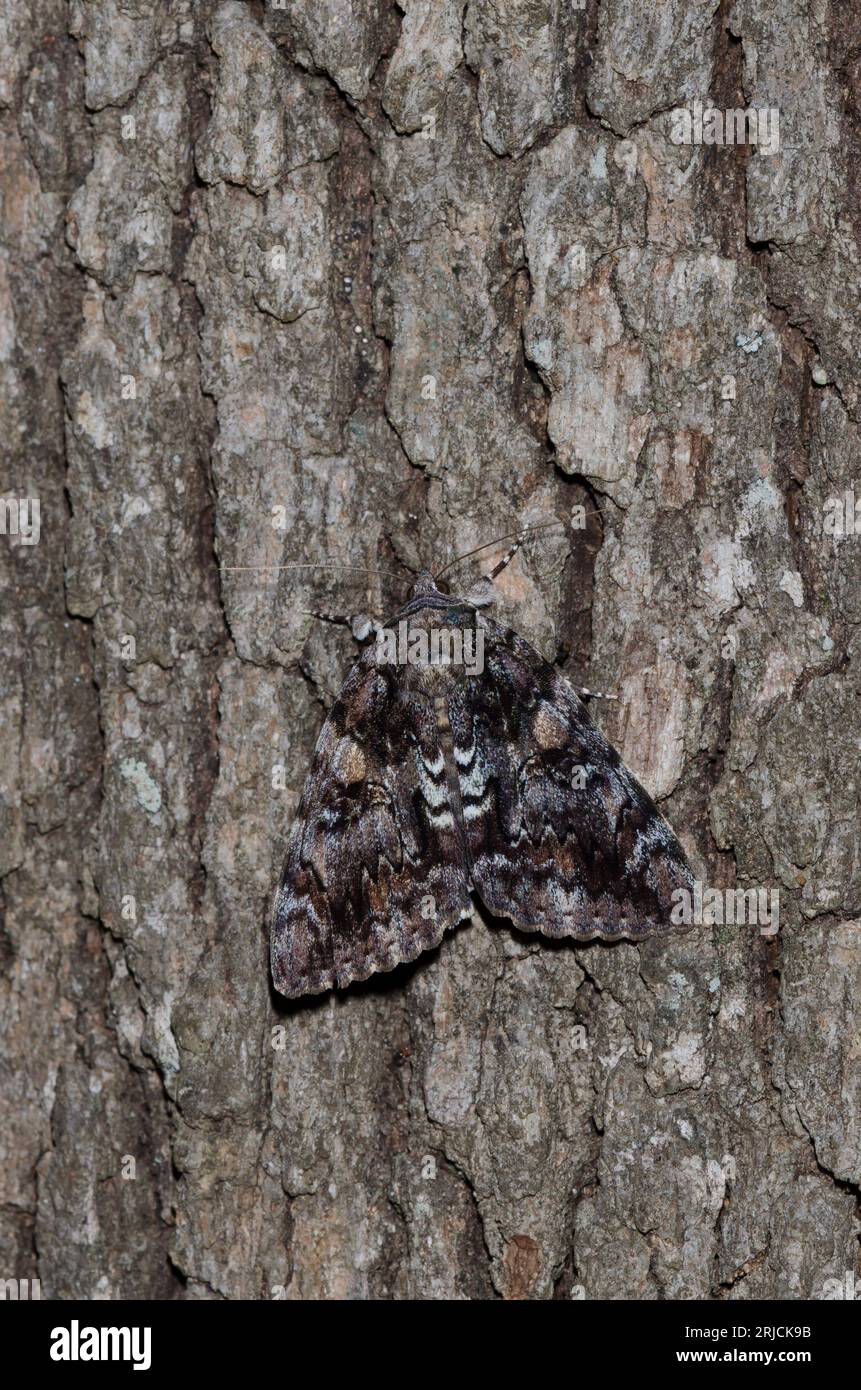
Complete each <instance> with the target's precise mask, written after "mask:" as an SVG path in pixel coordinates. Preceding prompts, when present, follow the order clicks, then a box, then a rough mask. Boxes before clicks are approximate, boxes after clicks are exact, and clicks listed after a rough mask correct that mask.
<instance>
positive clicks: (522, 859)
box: [271, 572, 692, 998]
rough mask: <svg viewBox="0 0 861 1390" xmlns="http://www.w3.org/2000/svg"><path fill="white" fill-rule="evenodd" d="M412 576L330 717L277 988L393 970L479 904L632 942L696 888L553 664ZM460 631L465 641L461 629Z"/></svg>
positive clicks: (298, 836) (533, 927)
mask: <svg viewBox="0 0 861 1390" xmlns="http://www.w3.org/2000/svg"><path fill="white" fill-rule="evenodd" d="M487 601H488V600H487V597H486V596H485V597H483V598H482V599H480V600H479V599H478V598H477V597H476V598H475V599H470V598H454V597H451V596H449V595H446V594H444V593H442V592H441V591H440V590H439V589H438V588H437V586H436V583H435V581H434V579H433V578H432V576H431V575H430V574H428V573H427V572H423V573H422V574H421V575H420V576H419V579H418V581H417V583H416V585H415V587H414V589H413V593H412V596H411V598H410V600H409V602H408V603H407V604H406V606H405V607H404V608H403V609H402V610H401V612H400V613H399V614H398V616H397V618H396V619H395V621H394V623H393V624H392V626H391V628H387V629H381V630H380V631H379V632H378V633H377V636H376V640H375V641H374V642H373V643H372V645H371V646H370V647H369V648H368V649H367V650H366V651H365V652H364V653H363V654H362V656H361V657H360V659H359V661H358V662H357V663H356V665H355V666H354V667H353V670H352V671H351V672H350V675H349V677H348V678H347V681H346V683H345V684H344V686H343V689H342V690H341V693H340V695H339V696H338V699H337V700H336V702H335V705H334V707H333V709H332V712H331V714H330V716H329V718H328V719H327V720H326V722H325V724H324V725H323V729H322V731H321V733H320V737H319V739H318V741H317V747H316V749H315V752H314V758H313V762H312V765H311V770H310V772H309V774H308V779H307V781H306V783H305V789H304V792H303V795H302V800H301V803H300V806H299V811H298V814H297V816H296V820H295V823H294V825H293V828H292V830H291V833H290V837H289V841H288V845H287V853H286V859H285V863H284V870H283V873H282V876H281V881H280V884H279V887H278V890H277V893H276V898H275V908H274V915H273V923H272V937H271V953H272V974H273V979H274V981H275V985H276V987H277V988H278V990H280V992H281V993H282V994H285V995H287V996H288V997H291V998H293V997H296V996H298V995H302V994H317V993H320V992H321V991H323V990H327V989H330V988H331V987H333V986H335V987H343V986H344V985H348V984H350V983H351V982H352V981H354V980H364V979H367V977H368V976H369V975H372V974H373V973H374V972H375V971H380V970H391V969H392V968H393V967H394V966H396V965H398V964H400V963H401V962H402V961H409V960H414V959H415V957H416V956H418V955H419V954H420V953H421V952H422V951H426V950H429V949H430V948H431V947H433V946H436V945H437V944H438V943H439V942H440V941H441V939H442V937H443V934H444V933H445V932H446V931H447V930H448V928H449V927H452V926H454V925H455V924H456V923H457V922H459V921H461V920H463V919H464V918H466V917H469V916H470V914H471V897H470V894H471V892H475V893H476V894H477V896H478V897H479V898H480V900H481V901H482V903H483V904H484V905H485V907H486V908H488V909H489V911H490V912H492V913H494V914H495V915H497V916H500V917H507V918H509V919H510V920H511V921H512V922H513V924H514V925H515V926H517V927H519V928H520V929H521V930H524V931H540V932H543V933H544V934H545V935H546V936H550V937H574V938H576V939H579V940H581V941H587V940H590V939H591V938H594V937H602V938H604V939H605V940H617V939H619V938H622V937H627V938H632V939H637V938H640V937H644V936H647V935H649V934H650V933H651V932H654V931H661V930H666V929H668V928H669V927H670V913H671V909H672V904H673V898H672V894H673V892H674V890H676V889H678V888H687V889H690V888H691V885H692V880H691V874H690V870H689V868H688V866H687V863H686V861H685V856H684V853H683V851H682V849H681V846H680V845H679V843H678V841H677V840H676V838H675V836H674V835H673V833H672V831H671V830H670V828H669V826H668V825H667V824H666V822H665V821H664V820H663V819H662V818H661V816H660V815H659V813H658V811H657V809H656V808H655V806H654V804H653V802H652V800H651V798H650V797H649V796H648V794H647V793H646V792H645V791H644V790H643V788H642V787H641V786H640V784H639V783H638V782H637V780H636V778H635V777H633V776H632V774H631V773H630V772H629V771H628V769H627V768H626V767H625V765H624V763H623V762H622V760H621V759H620V757H619V755H618V753H617V752H616V751H615V749H614V748H612V747H611V745H610V744H609V743H608V742H607V740H606V738H605V737H604V735H603V734H602V733H601V731H600V730H599V729H598V728H596V727H595V725H594V724H593V723H592V721H591V719H590V718H589V716H588V714H587V712H586V709H585V707H584V706H583V704H581V702H580V700H579V699H578V698H577V696H576V695H575V694H574V692H573V690H572V689H571V688H570V686H569V685H568V684H567V682H566V681H565V680H564V679H563V677H562V676H560V675H559V673H558V671H556V669H555V668H554V667H553V666H551V665H550V664H549V663H548V662H546V661H544V660H543V658H542V657H541V656H540V655H539V654H538V652H536V651H535V650H534V648H532V647H531V646H530V645H529V643H528V642H525V641H524V640H523V639H522V638H521V637H519V636H518V635H517V634H516V633H515V632H513V631H511V629H509V628H506V627H503V626H502V625H501V624H499V623H496V622H494V621H493V620H492V619H490V618H487V617H485V616H484V614H483V613H481V612H480V610H479V604H481V606H484V604H486V603H487ZM458 635H459V639H460V640H459V641H458V640H457V639H458Z"/></svg>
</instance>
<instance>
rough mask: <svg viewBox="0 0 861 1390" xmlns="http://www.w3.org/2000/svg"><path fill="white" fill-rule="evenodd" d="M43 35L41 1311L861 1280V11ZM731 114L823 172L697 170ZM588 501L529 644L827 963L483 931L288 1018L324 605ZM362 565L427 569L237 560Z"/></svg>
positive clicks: (12, 1002) (553, 545)
mask: <svg viewBox="0 0 861 1390" xmlns="http://www.w3.org/2000/svg"><path fill="white" fill-rule="evenodd" d="M6 5H7V26H6V28H5V31H4V32H3V35H2V38H0V54H2V63H0V124H2V142H0V160H2V173H0V196H2V200H3V201H2V219H0V236H2V248H0V250H2V261H0V298H2V303H3V308H4V316H3V326H2V333H0V357H2V365H3V374H2V419H3V426H2V448H3V451H4V454H5V462H4V467H3V475H2V478H0V489H2V491H3V495H4V496H7V495H11V496H15V497H38V498H40V500H41V540H40V542H39V544H38V545H35V546H30V547H26V546H23V545H20V544H18V543H17V542H15V540H14V538H11V537H8V536H0V566H2V571H3V585H4V595H5V597H4V601H3V605H2V619H0V621H2V631H3V662H2V667H0V718H2V735H0V759H2V774H1V775H0V784H2V785H0V790H2V795H3V810H2V816H3V820H2V827H3V835H2V857H0V875H2V882H0V888H2V898H1V899H0V910H2V917H0V922H2V931H0V1005H2V1028H3V1045H2V1059H0V1069H1V1070H0V1074H1V1075H2V1087H0V1094H2V1112H3V1113H2V1117H1V1118H0V1133H2V1139H0V1158H2V1162H0V1183H2V1194H0V1197H1V1198H2V1201H1V1202H0V1276H2V1277H13V1276H17V1277H20V1278H26V1277H28V1276H29V1277H32V1276H36V1275H38V1276H39V1277H40V1278H41V1280H42V1288H43V1295H44V1296H56V1297H69V1296H74V1295H79V1296H84V1297H98V1298H122V1297H127V1296H133V1295H137V1296H146V1297H155V1298H178V1297H179V1298H182V1297H190V1298H271V1297H286V1298H307V1297H315V1298H335V1297H344V1296H347V1297H355V1298H402V1297H418V1298H427V1299H438V1298H449V1297H459V1298H483V1297H496V1296H502V1297H507V1298H524V1297H525V1298H552V1297H561V1298H566V1297H571V1296H574V1297H577V1296H583V1295H584V1294H585V1297H587V1298H590V1299H592V1298H595V1299H597V1298H630V1297H635V1298H645V1299H655V1298H672V1299H677V1298H692V1297H699V1298H730V1299H746V1298H752V1297H772V1298H779V1299H795V1298H805V1297H821V1296H822V1294H823V1289H824V1287H825V1281H826V1280H828V1279H829V1278H835V1279H839V1280H841V1281H843V1280H845V1277H846V1274H847V1272H851V1273H852V1274H853V1275H854V1273H856V1272H857V1267H858V1230H859V1222H858V1211H859V1191H861V1187H859V1185H861V935H859V930H860V929H861V855H859V847H858V789H859V785H861V780H859V779H861V715H859V710H861V701H859V694H861V682H860V681H859V661H861V651H859V623H861V536H859V535H857V534H856V535H845V536H844V537H842V538H838V539H835V538H833V537H832V536H830V535H827V534H825V533H824V530H823V508H824V504H825V503H826V501H827V499H828V498H829V497H830V496H832V495H842V493H843V491H844V489H846V488H850V487H853V486H854V487H856V488H857V490H858V497H859V500H861V441H859V434H858V414H859V408H861V396H859V387H861V367H859V360H861V359H859V348H861V316H859V313H858V297H859V295H858V281H859V266H861V255H859V239H861V202H859V186H861V185H859V170H861V139H859V116H858V102H857V98H858V91H859V85H861V57H859V53H861V23H859V15H858V12H857V11H853V7H852V6H847V5H845V4H841V3H837V0H831V2H830V3H829V0H740V3H738V4H736V5H734V6H733V5H731V4H727V3H721V4H720V5H718V4H716V3H715V0H661V2H660V3H654V4H647V5H643V4H640V3H637V0H601V3H600V4H599V3H596V0H588V3H587V4H586V6H585V8H583V9H578V8H577V6H576V5H575V4H572V3H571V0H507V3H505V4H498V5H497V4H493V3H491V2H490V0H469V3H466V4H464V3H461V0H434V3H430V2H429V0H403V2H402V5H401V6H399V7H394V6H392V5H390V4H389V3H388V0H355V3H353V4H351V5H349V6H348V5H347V4H346V3H345V2H344V0H317V3H314V4H308V3H304V0H283V3H281V4H278V3H267V4H266V5H265V6H264V4H262V3H259V0H258V2H257V3H248V4H245V3H237V2H236V0H227V3H222V4H217V3H213V0H204V3H196V4H192V3H191V0H164V2H163V3H161V2H158V0H72V3H69V4H67V3H64V2H63V0H31V3H30V4H28V5H21V4H16V3H14V0H6ZM696 98H701V99H703V100H704V101H706V102H707V101H708V100H709V98H711V100H712V101H713V102H714V103H715V105H716V106H718V107H721V108H735V107H745V106H749V105H752V106H757V107H778V108H779V111H780V121H781V126H780V133H781V145H780V150H779V152H777V153H774V154H770V155H767V154H764V153H760V152H757V151H755V150H753V149H752V148H751V147H750V146H736V147H719V146H711V147H706V146H689V145H676V144H674V143H673V142H672V140H671V139H670V138H669V130H670V119H671V116H670V112H671V109H672V108H674V107H675V106H677V105H679V104H683V103H690V102H692V101H693V100H694V99H696ZM727 377H733V378H734V379H735V396H734V398H731V396H730V398H725V395H726V388H725V382H724V379H725V378H727ZM129 378H133V381H132V382H131V384H130V383H129ZM429 378H433V382H429V380H428V379H429ZM132 392H133V394H132ZM575 505H583V506H585V508H586V511H587V512H588V513H590V514H593V513H597V512H598V509H599V508H600V516H597V515H590V517H589V519H588V522H587V526H586V529H585V530H581V531H576V530H570V529H567V527H564V526H563V527H560V528H558V530H557V531H550V532H548V533H547V534H546V536H545V537H544V539H542V541H541V543H540V544H537V543H533V544H532V545H531V547H529V548H528V549H527V551H526V552H525V553H524V555H523V556H522V557H519V558H518V560H517V561H516V562H515V564H514V565H513V566H512V567H511V569H510V570H508V571H506V573H505V574H504V575H503V576H502V579H501V581H500V587H501V589H502V592H503V596H504V600H505V606H504V609H503V616H504V617H507V619H508V621H510V622H511V623H512V625H514V626H516V627H517V628H518V630H519V631H520V632H521V633H522V634H523V635H524V636H526V637H528V638H529V639H530V640H532V641H533V642H534V643H535V644H536V645H538V646H540V647H542V648H543V650H544V651H545V652H546V653H547V654H548V655H551V656H555V657H556V659H557V660H558V661H559V663H560V665H561V666H562V668H563V669H564V670H565V671H566V672H567V673H568V674H569V675H570V676H571V677H572V679H574V680H576V681H583V682H585V683H587V684H591V685H594V686H596V687H597V688H599V689H605V690H606V689H611V690H612V689H615V690H617V691H618V693H619V694H620V696H621V697H622V698H621V700H620V702H619V704H618V705H608V706H604V707H602V709H601V713H600V718H601V721H602V723H603V724H604V727H605V729H606V731H607V732H608V734H609V736H610V737H611V738H612V739H613V740H614V741H615V742H616V744H617V746H618V747H619V749H620V751H621V752H622V754H623V756H624V757H625V759H626V761H628V763H629V764H630V766H631V767H632V769H633V770H634V771H635V772H636V773H637V775H638V776H639V777H640V778H641V780H642V781H643V782H644V783H645V784H646V785H647V786H648V787H649V788H650V790H651V791H652V792H653V793H656V794H657V796H658V797H659V798H661V804H662V808H663V809H664V810H665V812H666V814H667V816H668V818H669V819H670V820H671V822H672V823H673V824H674V826H675V827H676V829H677V830H678V832H679V833H680V835H681V837H682V839H683V841H684V843H685V845H686V847H687V848H688V850H689V852H690V855H691V859H692V863H693V864H694V867H695V870H696V873H697V876H698V877H699V878H700V879H702V880H703V881H704V882H705V883H707V884H710V885H716V886H718V887H725V886H735V885H738V886H741V887H746V886H748V885H763V886H767V887H769V888H779V890H780V894H781V899H780V910H781V926H780V933H779V935H778V937H777V938H768V937H765V936H762V935H760V934H759V932H758V930H757V929H755V928H753V929H751V928H750V927H739V926H728V927H723V928H714V929H712V928H701V929H698V930H696V931H694V932H693V933H691V934H690V935H689V936H686V937H683V938H680V939H674V940H673V941H672V942H670V943H669V944H667V943H663V944H656V943H647V944H646V945H644V946H643V947H642V948H640V949H637V948H635V947H633V946H631V945H628V944H622V945H617V946H612V947H607V946H602V945H600V944H598V945H592V946H589V947H585V948H580V949H575V948H573V947H570V946H567V945H566V946H558V947H552V946H550V945H548V944H547V943H544V942H541V941H538V940H536V939H534V938H526V937H522V936H519V935H517V934H515V933H513V932H512V931H511V930H509V929H507V928H506V927H505V926H504V925H501V924H492V923H488V922H486V921H484V920H482V919H480V918H478V917H477V918H476V920H475V921H474V922H473V924H472V925H471V926H469V927H467V928H466V929H461V930H459V931H458V932H456V933H455V934H454V935H453V936H451V937H450V938H448V939H447V940H446V941H445V943H444V944H443V946H442V948H441V949H440V950H439V951H438V952H437V953H435V954H434V955H433V956H432V957H429V958H425V959H422V960H420V961H418V962H417V963H416V964H415V965H414V966H411V967H409V968H406V969H402V970H399V971H397V972H395V973H394V974H393V975H392V976H390V977H387V978H384V979H382V980H379V981H376V982H374V981H372V982H369V984H368V985H366V986H362V987H360V988H355V989H352V990H350V991H348V992H346V993H345V994H343V995H340V996H337V997H335V996H331V995H330V996H328V997H325V998H322V999H320V1000H316V1001H311V1002H310V1003H299V1004H297V1005H295V1006H290V1007H288V1006H285V1005H284V1004H283V1003H279V1001H278V1000H277V999H276V998H275V997H274V996H273V993H272V989H271V986H270V983H269V977H268V962H267V942H266V932H267V916H268V907H269V900H270V894H271V891H272V888H273V885H274V882H275V880H276V876H277V872H278V869H279V866H280V859H281V854H282V847H283V841H284V836H285V832H286V829H287V827H288V825H289V822H290V818H291V815H292V812H293V810H294V809H295V806H296V802H297V798H298V794H299V791H300V788H301V784H302V781H303V778H304V773H305V770H306V768H307V764H308V759H309V755H310V750H311V748H312V746H313V741H314V738H315V736H316V732H317V730H318V727H319V724H320V722H321V720H322V718H323V715H324V712H325V709H326V707H327V705H328V703H329V702H330V701H331V700H332V698H333V696H334V694H335V692H336V690H337V688H338V686H339V684H340V681H341V679H342V678H343V676H344V675H345V674H346V671H347V669H348V667H349V664H350V661H351V658H352V655H353V649H352V647H351V643H350V641H349V638H348V634H347V632H346V631H345V629H344V628H342V627H339V626H336V625H333V624H331V623H319V622H315V621H314V620H313V619H311V618H310V617H308V616H306V614H305V612H304V611H303V610H308V609H320V608H322V609H326V610H329V611H335V612H340V613H343V614H349V613H353V612H358V611H371V612H375V613H377V614H378V615H380V616H388V615H389V614H390V613H391V612H392V611H394V609H395V608H396V606H397V604H398V602H399V601H400V600H401V599H402V598H403V597H404V595H405V593H406V591H407V590H408V587H409V583H410V572H411V571H414V570H416V569H417V568H418V567H419V566H420V565H422V564H429V563H433V562H436V563H439V562H441V561H442V560H443V559H445V558H448V557H449V556H451V555H453V554H455V553H456V552H457V551H459V550H465V549H467V548H469V546H470V545H473V544H476V543H477V542H478V541H483V540H486V539H490V538H492V537H493V536H494V535H496V534H500V533H503V532H508V531H510V530H511V529H512V528H513V527H515V526H517V525H520V524H522V523H524V522H529V521H539V520H544V519H546V518H548V517H553V516H556V517H559V518H560V519H561V520H563V521H566V522H567V521H568V520H569V519H570V517H571V515H572V508H573V507H574V506H575ZM273 508H283V509H284V511H283V513H279V512H277V511H275V512H273ZM282 516H283V518H284V519H285V524H284V528H282V529H278V525H277V522H278V521H279V519H280V518H281V517H282ZM273 523H275V524H273ZM327 556H328V557H330V558H331V557H336V558H337V559H339V560H341V561H343V562H345V563H351V564H354V565H366V566H372V567H378V568H380V569H383V570H385V571H387V572H390V573H387V574H386V575H384V576H381V577H375V576H371V575H362V574H352V573H350V572H347V571H345V572H340V573H336V572H324V571H321V572H313V571H302V570H298V571H288V572H283V573H279V574H277V575H276V574H263V575H261V574H253V573H220V572H219V566H220V565H223V566H226V565H249V566H252V565H277V564H282V563H286V562H288V561H291V562H298V561H315V560H320V559H322V558H324V557H327ZM467 573H468V574H471V575H473V576H474V575H475V573H476V570H475V568H470V567H469V566H467ZM398 576H402V577H401V578H399V577H398ZM129 637H133V638H134V650H133V655H130V654H129V653H130V652H131V651H132V648H131V647H130V646H129V643H128V641H127V639H128V638H129ZM279 768H280V769H281V771H282V772H283V776H279ZM273 769H275V773H274V782H275V783H276V786H273ZM279 782H280V783H283V788H284V789H283V790H279V789H278V787H277V784H278V783H279ZM583 1030H585V1033H584V1032H583ZM584 1038H585V1045H583V1043H584ZM130 1159H134V1164H133V1165H132V1164H131V1163H130V1161H129V1160H130ZM132 1173H133V1176H130V1174H132Z"/></svg>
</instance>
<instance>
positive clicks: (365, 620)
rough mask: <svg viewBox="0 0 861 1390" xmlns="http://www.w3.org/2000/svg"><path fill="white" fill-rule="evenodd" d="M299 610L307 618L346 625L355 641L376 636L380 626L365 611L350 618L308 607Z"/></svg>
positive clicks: (362, 640)
mask: <svg viewBox="0 0 861 1390" xmlns="http://www.w3.org/2000/svg"><path fill="white" fill-rule="evenodd" d="M300 612H302V613H304V615H305V616H306V617H307V618H318V619H319V620H320V622H321V623H338V624H339V625H340V626H341V627H348V628H349V629H350V631H351V632H352V634H353V636H354V637H355V639H356V641H357V642H364V641H366V640H367V638H368V637H370V636H372V635H373V636H374V637H376V635H377V633H378V632H379V631H380V629H381V627H382V624H381V623H378V622H377V619H376V618H370V617H369V616H368V614H367V613H356V614H354V615H353V617H352V618H345V617H344V615H343V613H316V612H314V610H313V609H310V608H303V609H301V610H300Z"/></svg>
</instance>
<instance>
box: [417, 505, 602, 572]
mask: <svg viewBox="0 0 861 1390" xmlns="http://www.w3.org/2000/svg"><path fill="white" fill-rule="evenodd" d="M591 516H603V512H602V511H601V509H600V507H597V508H596V509H595V511H593V512H586V514H585V516H584V518H583V519H584V521H585V520H588V518H589V517H591ZM565 525H566V522H564V521H560V520H559V519H558V518H556V519H555V520H553V521H538V522H536V523H535V525H534V526H523V527H521V529H520V530H519V531H506V532H505V535H503V536H496V537H494V539H493V540H492V541H485V543H484V545H477V546H476V547H475V548H474V549H473V550H466V551H464V553H463V554H462V555H455V557H454V559H453V560H449V562H448V564H446V565H443V567H442V569H441V570H440V572H439V574H436V575H434V581H435V582H436V581H437V580H439V579H442V577H443V575H444V574H445V573H446V572H447V571H448V570H450V569H451V568H452V566H453V565H458V564H460V562H461V560H469V559H471V557H472V556H473V555H480V554H481V552H482V550H490V548H491V546H494V545H499V542H500V541H507V540H510V539H511V537H512V536H516V537H517V538H518V545H517V546H516V547H515V550H514V551H513V552H512V554H510V555H509V557H508V560H507V561H506V564H508V563H509V562H510V561H511V560H512V559H513V557H514V554H516V551H517V550H518V549H519V548H520V545H521V544H522V543H523V540H524V538H525V537H526V536H530V535H532V534H533V532H535V531H544V530H546V529H547V527H548V526H565ZM503 568H504V566H503ZM496 573H499V571H498V570H497V571H496ZM485 578H489V576H487V575H485Z"/></svg>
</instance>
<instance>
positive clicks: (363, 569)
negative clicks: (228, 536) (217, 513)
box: [218, 560, 403, 580]
mask: <svg viewBox="0 0 861 1390" xmlns="http://www.w3.org/2000/svg"><path fill="white" fill-rule="evenodd" d="M218 568H219V570H220V571H221V572H222V574H227V573H232V574H239V573H250V572H251V571H258V570H353V571H354V572H355V573H356V574H376V575H386V576H388V578H389V579H400V580H403V575H402V574H396V573H395V571H394V570H376V569H370V568H368V567H367V566H365V565H341V564H338V563H337V562H335V561H326V560H320V561H316V560H315V561H309V562H308V563H306V564H290V565H219V566H218Z"/></svg>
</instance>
